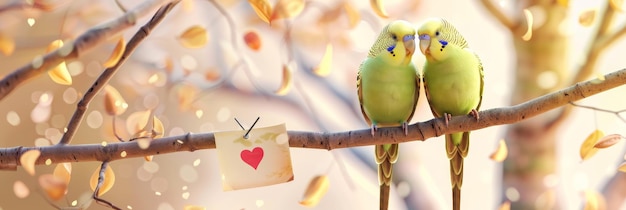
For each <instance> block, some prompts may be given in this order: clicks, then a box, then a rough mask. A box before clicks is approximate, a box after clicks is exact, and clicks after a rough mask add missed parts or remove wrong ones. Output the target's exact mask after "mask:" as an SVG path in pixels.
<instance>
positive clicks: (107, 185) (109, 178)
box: [89, 165, 115, 196]
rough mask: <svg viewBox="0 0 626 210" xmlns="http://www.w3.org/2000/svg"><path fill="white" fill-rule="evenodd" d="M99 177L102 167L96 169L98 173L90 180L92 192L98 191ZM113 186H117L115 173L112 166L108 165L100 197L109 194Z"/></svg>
mask: <svg viewBox="0 0 626 210" xmlns="http://www.w3.org/2000/svg"><path fill="white" fill-rule="evenodd" d="M98 177H100V166H98V168H96V171H94V172H93V174H91V178H90V179H89V187H91V191H94V190H96V186H97V185H98ZM113 184H115V173H113V169H112V168H111V165H108V166H107V167H106V170H104V181H102V185H101V186H100V190H99V191H98V196H102V195H103V194H104V193H106V192H108V191H109V190H110V189H111V188H113Z"/></svg>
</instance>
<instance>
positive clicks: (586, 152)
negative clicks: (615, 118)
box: [580, 130, 604, 160]
mask: <svg viewBox="0 0 626 210" xmlns="http://www.w3.org/2000/svg"><path fill="white" fill-rule="evenodd" d="M602 136H604V132H602V131H601V130H595V131H593V132H592V133H591V134H589V136H587V139H585V141H583V144H582V145H580V158H581V159H582V160H586V159H588V158H590V157H591V156H593V155H594V154H596V152H598V148H595V147H593V146H594V145H595V144H596V142H598V139H600V137H602Z"/></svg>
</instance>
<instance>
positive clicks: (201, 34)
mask: <svg viewBox="0 0 626 210" xmlns="http://www.w3.org/2000/svg"><path fill="white" fill-rule="evenodd" d="M178 40H179V41H180V43H181V44H182V45H183V46H184V47H186V48H201V47H204V45H206V43H207V42H208V40H209V38H208V36H207V33H206V29H204V27H202V26H199V25H194V26H191V27H189V28H188V29H187V30H185V31H184V32H183V33H182V34H181V35H180V36H179V37H178Z"/></svg>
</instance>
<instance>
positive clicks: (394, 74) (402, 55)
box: [357, 20, 420, 209]
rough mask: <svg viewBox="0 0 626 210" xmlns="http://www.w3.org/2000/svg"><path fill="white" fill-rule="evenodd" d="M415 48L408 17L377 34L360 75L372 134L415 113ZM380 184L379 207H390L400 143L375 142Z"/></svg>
mask: <svg viewBox="0 0 626 210" xmlns="http://www.w3.org/2000/svg"><path fill="white" fill-rule="evenodd" d="M414 52H415V28H414V27H413V26H412V25H411V24H410V23H409V22H406V21H403V20H397V21H394V22H391V23H389V24H388V25H387V26H385V28H383V30H382V32H381V33H380V34H379V35H378V39H377V40H376V42H375V43H374V45H373V46H372V48H371V49H370V51H369V54H368V56H367V59H365V61H363V63H361V66H360V67H359V73H358V75H357V92H358V96H359V102H360V104H361V112H362V113H363V117H364V118H365V121H366V122H367V123H368V124H369V125H371V129H372V136H374V135H375V132H376V130H377V128H378V127H391V126H402V129H403V130H404V133H405V135H406V134H408V130H407V129H408V123H409V121H411V118H412V117H413V113H415V106H416V105H417V98H418V97H419V87H420V86H419V83H420V78H419V76H418V74H417V71H416V69H415V66H414V65H413V63H412V62H411V58H412V56H413V53H414ZM374 150H375V153H376V163H377V164H378V182H379V184H380V209H387V207H388V202H389V187H390V185H391V176H392V174H393V173H392V169H393V165H392V164H393V163H395V162H396V161H397V160H398V144H384V145H376V146H375V149H374Z"/></svg>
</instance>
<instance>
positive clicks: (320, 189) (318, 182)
mask: <svg viewBox="0 0 626 210" xmlns="http://www.w3.org/2000/svg"><path fill="white" fill-rule="evenodd" d="M328 187H329V181H328V176H326V175H319V176H315V177H314V178H313V179H311V181H310V182H309V186H307V188H306V191H304V196H303V197H302V200H300V205H303V206H306V207H314V206H316V205H317V204H318V203H319V202H320V200H321V199H322V197H324V195H326V192H328Z"/></svg>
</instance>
